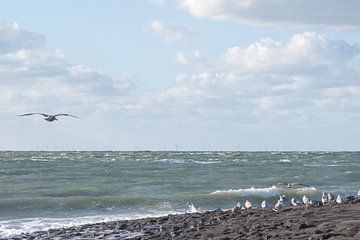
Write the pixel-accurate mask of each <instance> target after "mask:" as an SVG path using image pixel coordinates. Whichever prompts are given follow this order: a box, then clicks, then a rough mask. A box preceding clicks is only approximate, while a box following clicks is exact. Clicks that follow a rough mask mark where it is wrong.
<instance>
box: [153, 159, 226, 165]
mask: <svg viewBox="0 0 360 240" xmlns="http://www.w3.org/2000/svg"><path fill="white" fill-rule="evenodd" d="M156 162H162V163H168V164H215V163H219V161H199V160H193V159H168V158H164V159H160V160H156Z"/></svg>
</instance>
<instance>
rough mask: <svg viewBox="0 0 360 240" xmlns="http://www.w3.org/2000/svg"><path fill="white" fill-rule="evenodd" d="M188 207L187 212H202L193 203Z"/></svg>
mask: <svg viewBox="0 0 360 240" xmlns="http://www.w3.org/2000/svg"><path fill="white" fill-rule="evenodd" d="M188 208H189V210H188V211H187V213H197V212H200V211H199V210H198V209H197V208H196V207H195V205H194V204H192V203H188Z"/></svg>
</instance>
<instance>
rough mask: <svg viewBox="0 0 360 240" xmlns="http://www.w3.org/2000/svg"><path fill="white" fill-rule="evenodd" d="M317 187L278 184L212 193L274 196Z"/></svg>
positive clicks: (311, 189)
mask: <svg viewBox="0 0 360 240" xmlns="http://www.w3.org/2000/svg"><path fill="white" fill-rule="evenodd" d="M316 191H317V189H316V188H315V187H302V188H278V187H276V186H272V187H268V188H255V187H251V188H240V189H228V190H216V191H214V192H211V193H210V194H219V195H225V194H229V195H240V196H262V197H273V196H278V195H280V194H284V193H285V194H286V193H289V192H291V193H298V194H300V193H310V192H316Z"/></svg>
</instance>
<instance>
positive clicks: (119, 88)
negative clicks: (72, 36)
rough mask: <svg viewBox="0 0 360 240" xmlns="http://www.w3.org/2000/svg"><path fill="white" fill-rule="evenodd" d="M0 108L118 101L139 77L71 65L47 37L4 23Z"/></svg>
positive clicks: (1, 29) (0, 49) (0, 39)
mask: <svg viewBox="0 0 360 240" xmlns="http://www.w3.org/2000/svg"><path fill="white" fill-rule="evenodd" d="M0 33H1V34H0V86H1V87H0V105H2V106H3V107H8V108H9V109H11V110H13V111H34V110H35V109H40V110H41V109H55V110H56V108H64V109H66V108H67V107H68V108H73V107H74V106H78V109H81V107H83V106H86V105H89V104H93V106H92V107H94V109H96V105H97V104H100V105H101V104H103V103H104V102H107V101H108V102H111V101H114V102H116V101H118V100H119V99H121V97H122V96H125V95H127V94H128V93H129V92H130V91H131V90H132V89H133V88H134V87H135V84H134V77H133V76H131V75H130V74H126V73H124V74H122V75H120V76H118V77H111V76H109V75H107V74H105V73H102V72H101V71H98V70H94V69H90V68H86V67H84V66H81V65H75V64H71V63H69V62H68V61H67V59H66V56H65V54H64V53H62V52H61V51H60V50H54V51H46V50H44V49H43V48H42V47H43V46H44V44H45V38H44V36H43V35H41V34H38V33H33V32H29V31H26V30H23V29H21V28H20V27H19V25H18V24H17V23H13V24H0Z"/></svg>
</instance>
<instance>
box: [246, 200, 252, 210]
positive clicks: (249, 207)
mask: <svg viewBox="0 0 360 240" xmlns="http://www.w3.org/2000/svg"><path fill="white" fill-rule="evenodd" d="M245 208H246V209H251V202H250V201H249V200H246V202H245Z"/></svg>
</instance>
